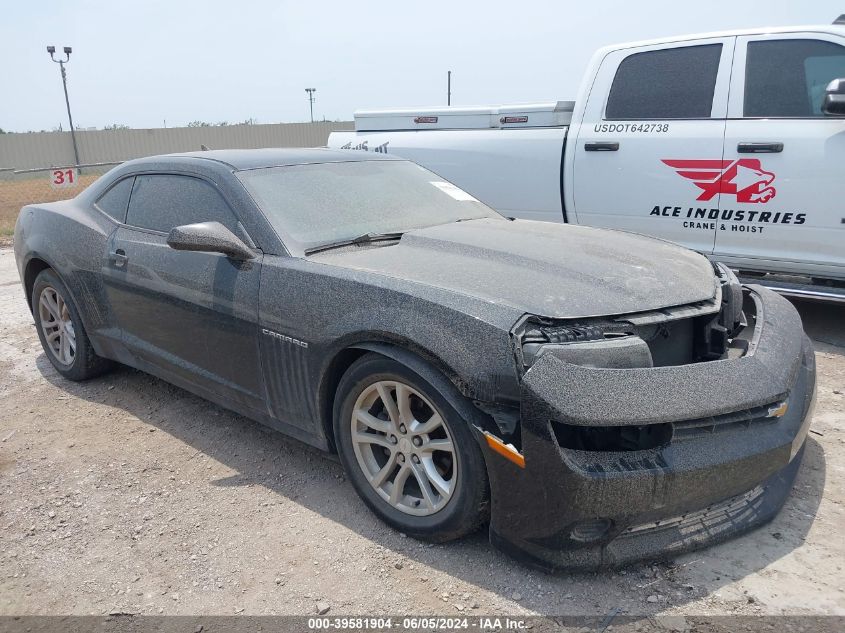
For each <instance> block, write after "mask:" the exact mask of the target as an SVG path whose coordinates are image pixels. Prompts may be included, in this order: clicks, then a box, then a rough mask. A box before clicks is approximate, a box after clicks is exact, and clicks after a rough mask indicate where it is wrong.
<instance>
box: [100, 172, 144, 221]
mask: <svg viewBox="0 0 845 633" xmlns="http://www.w3.org/2000/svg"><path fill="white" fill-rule="evenodd" d="M133 180H134V178H132V177H131V176H130V177H129V178H124V179H123V180H121V181H120V182H118V183H117V184H116V185H114V186H113V187H112V188H111V189H109V190H108V191H106V192H105V193H104V194H103V195H102V196H100V197H99V199H98V200H97V202H95V203H94V204H95V205H96V207H97V208H98V209H99V210H100V211H102V212H103V213H105V214H107V215H110V216H111V217H113V218H114V219H115V220H117V221H118V222H125V221H126V207H127V206H128V205H129V192H130V191H132V181H133Z"/></svg>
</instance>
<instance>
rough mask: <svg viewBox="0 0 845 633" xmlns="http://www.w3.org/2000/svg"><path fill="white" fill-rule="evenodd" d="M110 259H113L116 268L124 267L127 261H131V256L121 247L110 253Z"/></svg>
mask: <svg viewBox="0 0 845 633" xmlns="http://www.w3.org/2000/svg"><path fill="white" fill-rule="evenodd" d="M109 261H111V263H113V264H114V265H115V267H116V268H123V267H124V266H126V262H128V261H129V258H128V257H127V256H126V251H124V250H123V249H122V248H119V249H117V250H116V251H112V252H111V253H109Z"/></svg>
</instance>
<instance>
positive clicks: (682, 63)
mask: <svg viewBox="0 0 845 633" xmlns="http://www.w3.org/2000/svg"><path fill="white" fill-rule="evenodd" d="M721 57H722V45H721V44H703V45H699V46H683V47H679V48H668V49H662V50H656V51H644V52H642V53H634V54H633V55H629V56H628V57H626V58H625V59H623V60H622V62H621V63H620V64H619V68H617V69H616V76H615V77H614V78H613V84H612V85H611V87H610V95H609V96H608V99H607V108H606V109H605V118H607V119H707V118H710V114H711V112H712V110H713V95H714V93H715V91H716V77H717V76H718V74H719V61H720V59H721Z"/></svg>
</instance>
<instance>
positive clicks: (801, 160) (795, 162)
mask: <svg viewBox="0 0 845 633" xmlns="http://www.w3.org/2000/svg"><path fill="white" fill-rule="evenodd" d="M840 77H845V38H841V37H836V36H835V35H825V34H819V33H789V34H772V35H757V36H753V37H741V38H739V39H738V41H737V51H736V59H735V62H734V72H733V81H732V87H731V97H730V104H729V112H728V114H729V120H728V123H727V128H726V131H725V161H726V163H730V164H731V165H732V166H733V167H732V168H731V170H730V172H729V175H731V177H732V178H731V179H727V178H726V179H725V182H724V184H723V187H722V208H723V216H725V217H724V220H725V221H724V222H722V223H721V225H720V230H719V231H718V232H717V237H716V249H715V255H716V256H717V257H719V258H720V259H724V260H725V261H727V262H728V263H730V264H732V265H734V266H737V267H741V268H749V269H752V270H766V271H769V270H775V271H785V272H796V273H803V274H808V275H812V276H819V277H826V276H837V277H845V210H843V205H842V200H843V199H845V178H843V165H845V118H836V117H830V116H825V115H824V114H823V113H822V101H823V99H824V93H825V87H826V86H827V85H828V83H830V81H831V80H833V79H837V78H840Z"/></svg>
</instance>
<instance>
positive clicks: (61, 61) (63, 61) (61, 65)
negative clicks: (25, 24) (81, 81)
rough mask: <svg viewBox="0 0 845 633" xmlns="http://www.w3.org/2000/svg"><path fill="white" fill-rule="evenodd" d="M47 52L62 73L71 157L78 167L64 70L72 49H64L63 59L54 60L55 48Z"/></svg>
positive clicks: (77, 154) (77, 151)
mask: <svg viewBox="0 0 845 633" xmlns="http://www.w3.org/2000/svg"><path fill="white" fill-rule="evenodd" d="M47 52H48V53H50V59H52V60H53V61H54V62H56V63H57V64H58V65H59V68H61V71H62V87H63V88H64V89H65V105H66V106H67V120H68V123H70V138H71V140H72V141H73V157H74V159H75V160H76V164H77V165H79V148H78V147H77V145H76V130H75V129H74V127H73V116H71V114H70V99H69V98H68V96H67V71H66V70H65V64H66V63H67V62H69V61H70V54H71V53H72V52H73V49H72V48H71V47H70V46H65V47H64V53H65V58H64V59H56V58H55V57H54V54H55V52H56V47H55V46H48V47H47Z"/></svg>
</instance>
